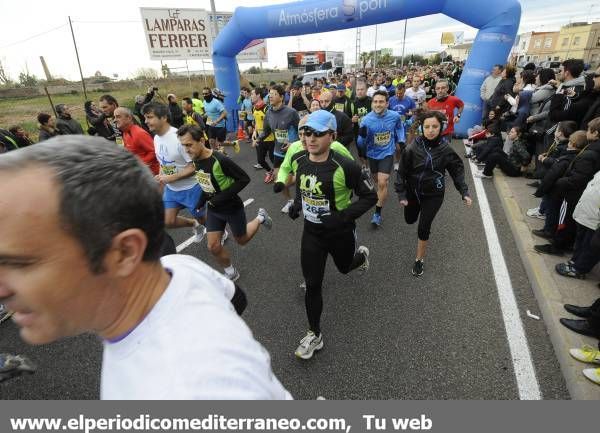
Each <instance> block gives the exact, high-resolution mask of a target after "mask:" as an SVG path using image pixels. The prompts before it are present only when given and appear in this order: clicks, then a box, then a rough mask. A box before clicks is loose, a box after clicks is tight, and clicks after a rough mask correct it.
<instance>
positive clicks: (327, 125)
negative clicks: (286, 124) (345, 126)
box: [304, 110, 337, 132]
mask: <svg viewBox="0 0 600 433" xmlns="http://www.w3.org/2000/svg"><path fill="white" fill-rule="evenodd" d="M304 127H305V128H312V129H314V130H315V131H317V132H325V131H336V130H337V122H336V121H335V116H334V115H333V114H331V113H330V112H329V111H325V110H317V111H315V112H313V113H311V114H310V115H309V116H308V120H307V121H306V123H305V124H304Z"/></svg>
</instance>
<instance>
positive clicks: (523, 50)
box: [510, 32, 533, 65]
mask: <svg viewBox="0 0 600 433" xmlns="http://www.w3.org/2000/svg"><path fill="white" fill-rule="evenodd" d="M532 33H533V32H527V33H521V34H520V35H518V36H517V37H516V38H515V43H514V45H513V47H512V49H511V51H510V62H511V63H514V64H517V65H524V64H525V63H527V62H528V61H529V59H528V57H527V50H528V49H529V43H530V41H531V35H532Z"/></svg>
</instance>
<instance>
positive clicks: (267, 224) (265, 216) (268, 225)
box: [258, 207, 287, 230]
mask: <svg viewBox="0 0 600 433" xmlns="http://www.w3.org/2000/svg"><path fill="white" fill-rule="evenodd" d="M281 211H282V212H283V209H282V210H281ZM286 212H287V211H286ZM258 215H259V216H262V217H263V222H262V223H261V224H262V225H263V226H264V227H265V228H266V229H267V230H271V229H272V228H273V219H271V217H270V216H269V213H268V212H267V210H266V209H265V208H262V207H261V208H260V209H258Z"/></svg>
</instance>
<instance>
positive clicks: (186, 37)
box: [140, 8, 213, 60]
mask: <svg viewBox="0 0 600 433" xmlns="http://www.w3.org/2000/svg"><path fill="white" fill-rule="evenodd" d="M140 12H141V14H142V24H143V26H144V32H145V34H146V43H147V44H148V52H149V53H150V59H151V60H200V59H207V58H210V57H211V55H212V41H213V39H212V32H211V30H210V26H209V21H208V13H207V12H206V11H205V10H203V9H161V8H140Z"/></svg>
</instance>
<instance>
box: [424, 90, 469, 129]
mask: <svg viewBox="0 0 600 433" xmlns="http://www.w3.org/2000/svg"><path fill="white" fill-rule="evenodd" d="M449 87H450V86H449V85H448V81H446V80H438V81H437V83H435V98H432V99H430V100H429V102H428V103H427V108H428V109H429V110H431V111H439V112H440V113H442V114H443V115H444V116H446V119H448V126H447V127H446V129H444V131H443V132H442V135H443V136H448V137H450V138H452V134H453V133H454V124H455V123H458V122H460V116H461V114H462V111H463V108H464V106H465V104H464V103H463V101H461V100H460V99H458V98H457V97H456V96H452V95H448V90H449ZM456 109H458V111H457V112H456V113H455V112H454V110H456Z"/></svg>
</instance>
